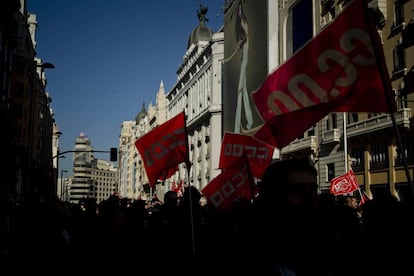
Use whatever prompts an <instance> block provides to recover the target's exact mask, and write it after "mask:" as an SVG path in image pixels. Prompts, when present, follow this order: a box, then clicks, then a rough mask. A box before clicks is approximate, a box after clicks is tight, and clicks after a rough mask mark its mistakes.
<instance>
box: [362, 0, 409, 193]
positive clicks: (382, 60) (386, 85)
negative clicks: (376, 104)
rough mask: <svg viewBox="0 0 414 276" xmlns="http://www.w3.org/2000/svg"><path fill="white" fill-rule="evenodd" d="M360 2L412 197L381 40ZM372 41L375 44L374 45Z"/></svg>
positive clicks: (366, 9) (366, 5)
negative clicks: (379, 48)
mask: <svg viewBox="0 0 414 276" xmlns="http://www.w3.org/2000/svg"><path fill="white" fill-rule="evenodd" d="M354 1H356V0H354ZM361 4H362V5H363V11H364V14H365V16H364V17H365V20H366V21H367V25H368V26H369V29H370V32H369V36H370V38H371V41H372V42H373V43H372V48H373V52H374V56H375V60H376V62H377V64H378V65H379V72H380V75H381V76H382V77H381V81H382V84H383V87H384V90H385V97H386V99H387V104H388V109H389V114H390V116H391V121H392V125H393V128H394V132H395V135H396V137H397V146H398V147H399V148H400V149H402V150H401V153H402V157H403V158H402V159H403V164H404V171H405V175H406V177H407V183H408V185H409V186H410V188H411V193H412V196H413V197H414V186H413V183H412V181H411V176H410V171H409V170H408V164H407V158H406V154H405V150H403V144H402V141H401V136H400V131H399V130H398V126H397V123H396V120H395V114H394V111H393V110H394V108H393V106H392V105H391V103H392V102H393V101H395V99H393V98H391V97H390V95H391V93H390V92H391V91H392V87H391V81H390V78H389V74H388V73H386V72H384V68H387V67H386V66H387V65H386V62H385V58H384V56H383V55H380V54H379V53H378V47H380V46H379V45H380V44H381V41H379V39H378V38H376V37H374V35H373V32H374V31H375V32H377V30H376V25H375V24H374V22H373V21H372V19H371V15H370V13H369V10H368V4H367V3H361ZM374 42H375V44H377V45H374ZM386 80H388V81H386ZM387 90H388V91H387Z"/></svg>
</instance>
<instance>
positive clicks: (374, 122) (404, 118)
mask: <svg viewBox="0 0 414 276" xmlns="http://www.w3.org/2000/svg"><path fill="white" fill-rule="evenodd" d="M394 116H395V122H396V124H397V125H402V126H403V127H405V128H409V127H410V118H411V109H410V108H402V109H400V110H398V111H397V112H396V113H395V114H394ZM392 127H393V125H392V120H391V115H390V114H381V115H378V116H375V117H372V118H369V119H366V120H363V121H359V122H356V123H352V124H349V125H348V126H347V128H346V129H347V131H346V132H347V136H348V137H355V136H359V135H362V134H366V133H371V132H376V131H379V130H383V129H387V128H392Z"/></svg>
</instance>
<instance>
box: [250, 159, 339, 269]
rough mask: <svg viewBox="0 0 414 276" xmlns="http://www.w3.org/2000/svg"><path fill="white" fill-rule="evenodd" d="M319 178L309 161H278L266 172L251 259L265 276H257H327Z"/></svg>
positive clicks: (256, 202) (257, 211) (326, 253)
mask: <svg viewBox="0 0 414 276" xmlns="http://www.w3.org/2000/svg"><path fill="white" fill-rule="evenodd" d="M316 175H317V173H316V170H315V168H314V166H313V164H311V162H310V160H309V159H308V158H304V159H289V160H283V161H277V162H275V163H273V164H271V165H270V166H269V167H268V168H267V169H266V171H265V172H264V174H263V177H262V182H261V184H260V185H259V195H258V197H257V199H256V201H255V212H256V217H257V231H256V237H255V241H254V242H255V244H256V247H257V249H256V251H255V252H254V253H251V254H252V255H253V256H254V257H256V260H255V262H256V265H255V267H257V269H260V270H263V271H260V272H256V273H267V274H270V275H297V276H302V275H312V276H313V275H329V268H328V266H327V265H326V264H325V262H326V261H327V256H328V255H329V254H331V252H326V250H325V247H326V246H327V244H329V240H328V241H327V240H325V239H326V236H324V234H326V233H324V232H323V231H322V230H323V223H322V216H321V213H320V209H319V196H318V185H317V179H316ZM255 254H256V255H255ZM252 272H254V270H253V271H252Z"/></svg>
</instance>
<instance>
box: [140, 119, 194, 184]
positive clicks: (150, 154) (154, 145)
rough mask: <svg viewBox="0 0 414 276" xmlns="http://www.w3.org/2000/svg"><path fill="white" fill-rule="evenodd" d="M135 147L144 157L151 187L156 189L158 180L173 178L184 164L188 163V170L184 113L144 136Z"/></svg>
mask: <svg viewBox="0 0 414 276" xmlns="http://www.w3.org/2000/svg"><path fill="white" fill-rule="evenodd" d="M135 146H136V148H137V150H138V151H139V153H140V154H141V156H142V160H143V162H144V167H145V170H146V172H147V176H148V181H149V183H150V185H151V187H155V184H156V182H157V180H158V179H160V178H162V179H165V178H166V177H167V176H168V175H169V176H171V175H172V174H173V173H174V172H175V171H176V170H177V169H178V164H180V163H182V162H186V164H187V170H188V169H189V166H190V162H189V158H188V136H187V128H186V123H185V114H184V112H181V113H179V114H178V115H176V116H175V117H173V118H171V119H170V120H168V121H167V122H165V123H163V124H162V125H159V126H157V127H156V128H154V129H153V130H151V131H150V132H148V133H146V134H144V135H143V136H142V137H140V138H139V139H138V140H136V141H135Z"/></svg>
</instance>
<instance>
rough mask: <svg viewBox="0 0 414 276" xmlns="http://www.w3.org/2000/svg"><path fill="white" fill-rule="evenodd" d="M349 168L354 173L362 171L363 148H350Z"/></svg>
mask: <svg viewBox="0 0 414 276" xmlns="http://www.w3.org/2000/svg"><path fill="white" fill-rule="evenodd" d="M351 167H352V170H353V171H354V172H357V171H363V170H364V148H363V147H355V148H351Z"/></svg>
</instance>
